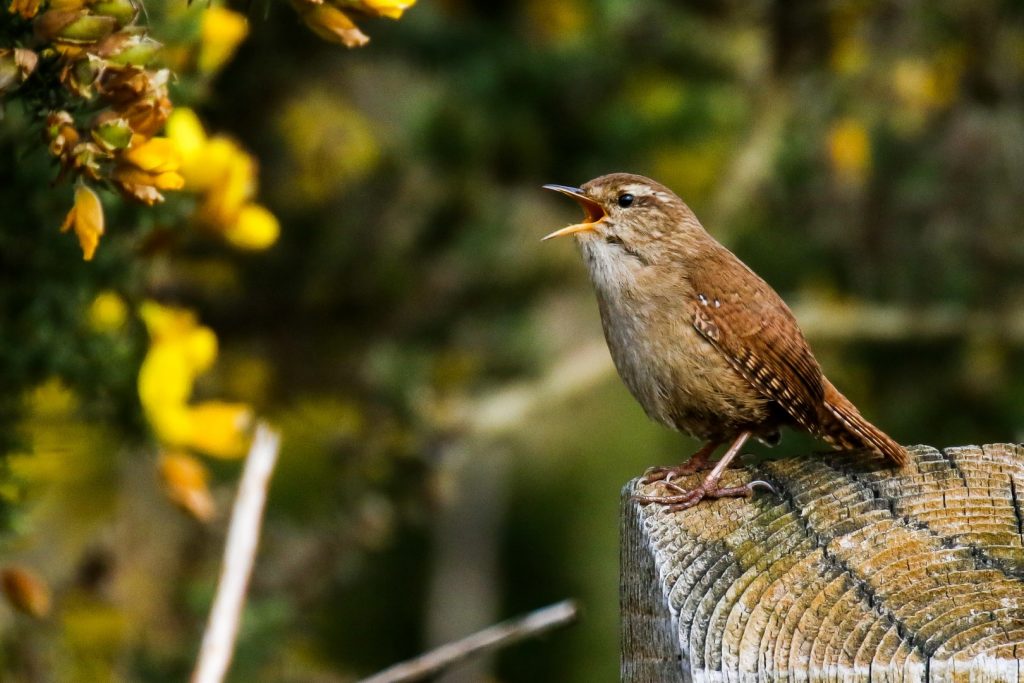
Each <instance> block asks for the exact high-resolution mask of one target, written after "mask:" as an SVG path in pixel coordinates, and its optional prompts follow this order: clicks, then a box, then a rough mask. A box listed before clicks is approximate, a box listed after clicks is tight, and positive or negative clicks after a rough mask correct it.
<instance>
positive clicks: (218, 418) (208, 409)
mask: <svg viewBox="0 0 1024 683" xmlns="http://www.w3.org/2000/svg"><path fill="white" fill-rule="evenodd" d="M190 417H191V434H190V435H189V439H188V443H187V445H188V446H191V447H192V448H195V449H196V450H198V451H202V452H203V453H206V454H207V455H211V456H214V457H217V458H238V457H241V456H243V455H245V451H246V448H247V447H248V441H249V439H248V430H249V428H250V426H251V425H252V411H251V410H250V409H249V406H247V405H245V404H244V403H225V402H222V401H206V402H204V403H200V404H198V405H196V406H195V407H193V408H192V409H191V415H190Z"/></svg>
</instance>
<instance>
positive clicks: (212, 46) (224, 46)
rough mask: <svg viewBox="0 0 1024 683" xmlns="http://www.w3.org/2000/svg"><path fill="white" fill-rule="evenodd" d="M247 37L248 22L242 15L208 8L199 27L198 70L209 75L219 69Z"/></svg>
mask: <svg viewBox="0 0 1024 683" xmlns="http://www.w3.org/2000/svg"><path fill="white" fill-rule="evenodd" d="M247 35H249V22H248V21H247V20H246V18H245V16H244V15H242V14H239V13H238V12H233V11H231V10H229V9H227V8H225V7H210V8H208V9H207V10H206V11H205V12H204V13H203V19H202V24H201V26H200V43H199V62H198V65H199V70H200V71H202V72H204V73H211V72H213V71H217V70H218V69H220V68H221V67H222V66H224V64H226V63H227V61H228V60H229V59H231V57H232V56H233V55H234V54H235V50H236V49H237V48H238V45H239V43H241V42H242V41H243V40H245V37H246V36H247Z"/></svg>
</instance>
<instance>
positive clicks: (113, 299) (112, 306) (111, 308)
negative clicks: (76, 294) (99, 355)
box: [88, 289, 128, 332]
mask: <svg viewBox="0 0 1024 683" xmlns="http://www.w3.org/2000/svg"><path fill="white" fill-rule="evenodd" d="M127 319H128V306H127V305H126V304H125V303H124V299H122V298H121V297H120V296H119V295H118V294H117V292H113V291H110V290H109V289H108V290H104V291H102V292H100V293H99V294H97V295H96V298H95V299H93V300H92V303H91V304H89V312H88V320H89V327H91V328H92V329H93V330H94V331H96V332H116V331H117V330H119V329H121V327H122V326H123V325H124V323H125V321H126V320H127Z"/></svg>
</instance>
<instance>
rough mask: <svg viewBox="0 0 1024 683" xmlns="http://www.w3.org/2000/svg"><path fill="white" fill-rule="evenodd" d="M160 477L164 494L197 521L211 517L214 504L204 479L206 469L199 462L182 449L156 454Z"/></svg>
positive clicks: (207, 477) (206, 479) (207, 519)
mask: <svg viewBox="0 0 1024 683" xmlns="http://www.w3.org/2000/svg"><path fill="white" fill-rule="evenodd" d="M159 467H160V478H161V479H163V482H164V488H165V490H166V491H167V497H168V498H170V499H171V501H173V502H174V503H176V504H177V505H179V506H181V507H182V508H183V509H184V510H185V511H186V512H188V513H189V514H191V515H192V516H193V517H195V518H196V519H198V520H199V521H201V522H206V521H209V520H210V519H212V518H213V515H214V513H215V511H216V506H215V504H214V502H213V496H212V495H211V494H210V487H209V484H208V483H207V482H208V480H209V478H210V473H209V471H208V470H207V469H206V466H205V465H203V463H201V462H199V461H198V460H196V459H195V458H193V457H192V456H191V455H188V454H187V453H182V452H172V453H165V454H163V455H161V456H160V464H159Z"/></svg>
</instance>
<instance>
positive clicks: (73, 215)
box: [61, 185, 104, 261]
mask: <svg viewBox="0 0 1024 683" xmlns="http://www.w3.org/2000/svg"><path fill="white" fill-rule="evenodd" d="M72 223H73V225H74V228H75V235H77V236H78V244H79V246H81V247H82V256H83V258H84V259H85V260H86V261H91V260H92V257H93V254H95V253H96V247H97V246H99V243H100V235H102V234H103V230H104V228H103V205H102V204H100V198H99V197H97V196H96V193H95V192H93V191H92V190H90V189H89V188H88V187H86V186H85V185H79V186H78V187H77V188H75V207H74V208H73V209H72V210H71V212H69V213H68V216H67V218H65V219H64V225H62V226H61V230H62V231H65V232H66V231H67V229H68V228H69V227H70V226H71V224H72Z"/></svg>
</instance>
